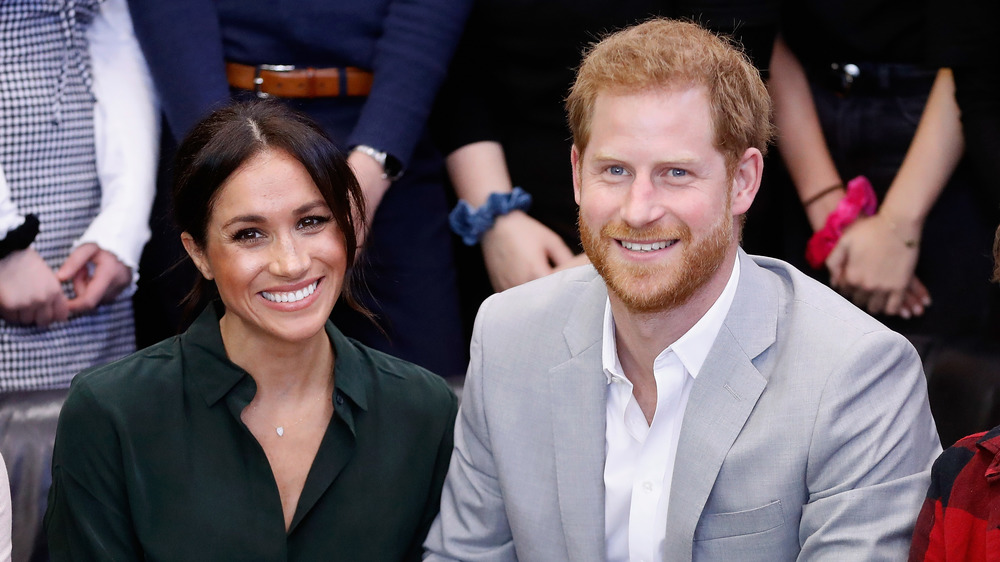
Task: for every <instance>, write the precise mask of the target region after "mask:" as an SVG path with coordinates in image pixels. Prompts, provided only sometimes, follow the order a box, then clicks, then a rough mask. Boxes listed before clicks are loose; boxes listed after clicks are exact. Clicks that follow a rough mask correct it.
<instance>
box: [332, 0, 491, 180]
mask: <svg viewBox="0 0 1000 562" xmlns="http://www.w3.org/2000/svg"><path fill="white" fill-rule="evenodd" d="M471 4H472V2H471V1H470V0H459V1H456V0H393V1H392V2H390V3H389V9H388V13H387V14H386V16H385V18H384V21H383V26H382V33H381V35H380V37H379V38H378V41H377V43H376V45H375V49H374V52H375V56H374V58H373V60H372V62H371V70H372V72H373V73H374V75H375V81H374V82H373V84H372V91H371V93H370V94H369V95H368V98H367V99H366V101H365V105H364V107H363V108H362V110H361V115H360V117H359V118H358V122H357V124H356V125H355V126H354V129H353V131H352V132H351V134H350V135H349V138H348V139H347V144H348V145H351V146H355V145H358V144H366V145H369V146H373V147H375V148H377V149H379V150H382V151H385V152H388V153H389V154H392V155H393V156H395V157H396V158H398V159H399V160H400V161H402V163H403V165H404V168H405V166H406V165H407V164H408V163H409V160H410V157H411V156H412V154H413V150H414V147H415V146H416V144H417V141H418V140H419V138H420V135H421V134H422V132H423V131H424V129H425V126H426V123H427V117H428V116H429V114H430V111H431V107H432V106H433V103H434V96H435V95H436V94H437V91H438V89H439V88H440V86H441V83H442V82H443V81H444V77H445V75H446V74H447V71H448V64H449V62H450V61H451V58H452V55H453V54H454V51H455V48H456V47H457V45H458V41H459V38H460V37H461V34H462V29H463V26H464V25H465V20H466V18H467V17H468V15H469V10H470V7H471Z"/></svg>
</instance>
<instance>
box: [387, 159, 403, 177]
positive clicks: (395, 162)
mask: <svg viewBox="0 0 1000 562" xmlns="http://www.w3.org/2000/svg"><path fill="white" fill-rule="evenodd" d="M382 170H383V171H385V177H386V178H388V179H390V180H397V179H399V176H401V175H403V163H402V162H400V161H399V159H398V158H396V157H395V156H393V155H392V154H386V155H385V163H384V164H382Z"/></svg>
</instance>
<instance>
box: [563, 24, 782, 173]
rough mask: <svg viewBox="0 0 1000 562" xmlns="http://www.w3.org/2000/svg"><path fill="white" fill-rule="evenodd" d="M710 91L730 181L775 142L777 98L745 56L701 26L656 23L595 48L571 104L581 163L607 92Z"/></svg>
mask: <svg viewBox="0 0 1000 562" xmlns="http://www.w3.org/2000/svg"><path fill="white" fill-rule="evenodd" d="M698 86H701V87H704V88H705V89H706V90H707V92H708V99H709V105H710V111H711V113H712V122H713V125H714V129H715V131H714V133H715V148H716V149H717V150H718V151H719V152H721V153H722V154H723V155H724V156H725V159H726V164H727V168H728V169H729V170H730V173H733V172H735V170H736V165H737V164H738V162H739V160H740V158H741V157H742V156H743V153H744V152H745V151H746V149H747V148H750V147H754V148H757V149H758V150H760V151H761V153H766V151H767V145H768V143H769V142H770V141H771V138H772V136H773V134H774V129H773V126H772V125H771V98H770V97H769V96H768V94H767V89H766V88H765V87H764V82H763V81H762V80H761V78H760V73H759V72H758V71H757V69H756V67H754V66H753V64H751V63H750V60H749V59H748V58H747V56H746V55H745V54H744V53H743V51H742V49H739V48H737V47H735V46H734V45H733V44H732V43H730V42H729V41H727V40H726V39H723V38H721V37H718V36H716V35H714V34H713V33H711V32H710V31H707V30H705V29H703V28H701V27H699V26H698V25H695V24H693V23H689V22H683V21H678V20H669V19H662V18H661V19H653V20H649V21H646V22H645V23H641V24H639V25H636V26H633V27H630V28H627V29H624V30H622V31H619V32H617V33H613V34H611V35H609V36H607V37H605V38H604V39H603V40H601V41H600V42H599V43H596V44H595V45H593V46H591V48H590V49H589V50H588V51H587V53H586V56H585V57H584V59H583V63H582V64H581V65H580V69H579V70H578V71H577V75H576V82H575V83H574V84H573V88H572V89H571V90H570V93H569V96H568V97H567V99H566V110H567V112H568V114H569V126H570V130H571V131H572V133H573V144H574V145H575V146H576V148H577V150H579V151H580V154H581V155H582V154H583V152H584V151H585V150H586V148H587V143H588V142H589V141H590V121H591V118H592V117H593V114H594V102H595V100H596V99H597V96H598V94H600V93H602V92H607V93H612V94H631V93H639V92H644V91H649V90H657V89H673V88H682V89H683V88H687V87H698Z"/></svg>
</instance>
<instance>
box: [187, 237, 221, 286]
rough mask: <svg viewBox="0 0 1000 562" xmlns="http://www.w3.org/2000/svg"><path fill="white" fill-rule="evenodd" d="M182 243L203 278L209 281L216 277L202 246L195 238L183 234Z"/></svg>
mask: <svg viewBox="0 0 1000 562" xmlns="http://www.w3.org/2000/svg"><path fill="white" fill-rule="evenodd" d="M181 243H182V244H184V250H185V251H187V253H188V255H189V256H191V261H193V262H194V266H195V267H197V268H198V271H200V272H201V274H202V276H203V277H204V278H205V279H208V280H209V281H211V280H212V278H213V277H214V275H212V268H211V266H209V264H208V260H207V259H205V252H204V250H202V249H201V246H199V245H198V243H197V242H195V241H194V237H193V236H191V235H190V234H188V233H187V232H182V233H181Z"/></svg>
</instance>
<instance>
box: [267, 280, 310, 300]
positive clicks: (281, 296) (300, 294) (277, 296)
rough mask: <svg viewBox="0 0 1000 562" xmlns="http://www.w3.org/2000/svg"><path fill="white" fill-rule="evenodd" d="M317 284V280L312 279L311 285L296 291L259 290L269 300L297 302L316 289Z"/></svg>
mask: <svg viewBox="0 0 1000 562" xmlns="http://www.w3.org/2000/svg"><path fill="white" fill-rule="evenodd" d="M317 285H319V281H313V283H312V284H311V285H309V286H308V287H306V288H304V289H299V290H298V291H295V292H292V293H269V292H267V291H261V292H260V294H261V295H263V297H264V298H265V299H267V300H269V301H271V302H298V301H300V300H302V299H304V298H306V297H308V296H309V295H311V294H313V292H315V291H316V286H317Z"/></svg>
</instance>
